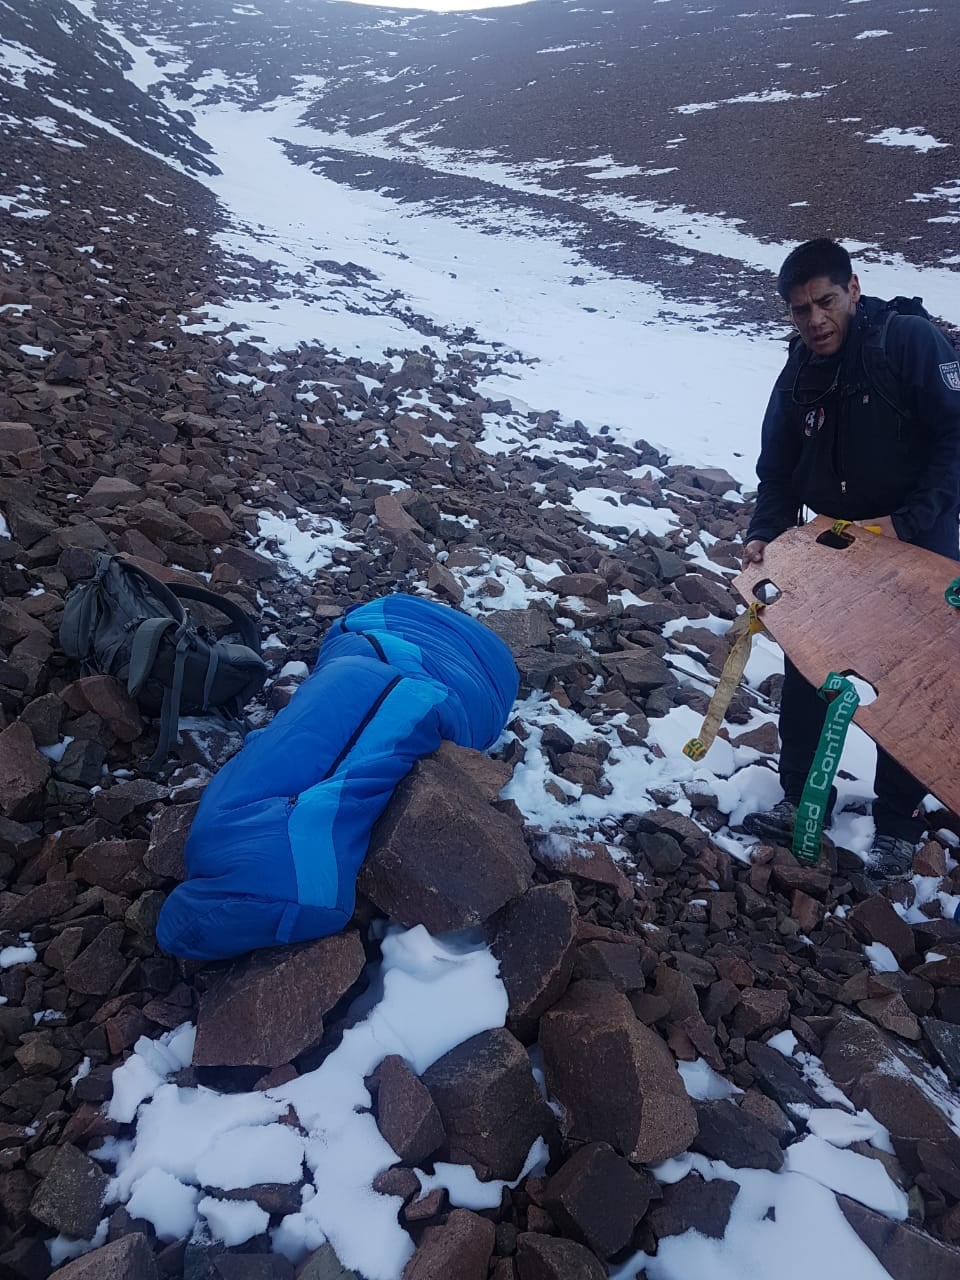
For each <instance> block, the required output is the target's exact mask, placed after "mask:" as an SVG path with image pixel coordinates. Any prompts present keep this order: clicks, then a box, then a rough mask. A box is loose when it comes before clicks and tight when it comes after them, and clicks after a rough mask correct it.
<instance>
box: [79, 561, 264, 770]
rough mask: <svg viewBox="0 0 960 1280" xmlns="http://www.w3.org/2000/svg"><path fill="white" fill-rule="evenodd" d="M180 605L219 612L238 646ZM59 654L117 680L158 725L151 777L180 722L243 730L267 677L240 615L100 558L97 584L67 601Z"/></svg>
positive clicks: (207, 597)
mask: <svg viewBox="0 0 960 1280" xmlns="http://www.w3.org/2000/svg"><path fill="white" fill-rule="evenodd" d="M181 600H194V601H197V602H198V603H200V604H203V605H206V606H208V607H209V608H211V609H216V610H218V611H219V612H220V613H221V614H223V615H224V616H225V617H227V618H229V619H230V622H231V623H232V624H233V629H234V630H235V631H236V633H237V634H238V636H239V638H240V640H241V642H242V643H240V644H233V643H230V642H229V641H226V640H218V639H217V637H216V635H215V634H214V633H213V631H211V630H210V629H209V628H207V627H205V626H202V625H197V624H196V623H195V622H194V620H193V619H192V618H191V617H190V614H189V613H188V612H187V611H186V610H185V609H184V608H183V605H182V604H181V603H180V602H181ZM60 647H61V648H62V649H63V651H64V653H66V654H67V656H68V657H71V658H75V659H77V660H78V661H79V662H80V663H81V664H82V665H83V668H84V670H85V671H86V672H87V673H88V674H89V673H90V672H94V671H96V672H100V673H102V674H104V675H111V676H115V677H116V678H117V679H118V680H119V681H121V683H123V684H125V685H126V688H127V692H128V693H129V694H130V695H131V696H132V697H133V698H135V699H136V700H137V703H138V705H139V706H140V708H141V710H142V711H144V712H145V714H146V715H148V716H159V717H160V739H159V742H158V743H157V750H156V753H155V754H154V756H153V757H152V759H151V760H150V761H149V764H148V765H147V768H148V769H156V768H158V767H159V766H160V765H161V764H163V762H164V760H165V759H166V757H167V756H168V755H169V753H170V748H171V746H172V745H173V743H174V742H175V741H176V737H177V723H178V720H179V717H180V716H181V715H200V714H203V713H205V712H208V711H217V712H219V713H220V714H222V715H223V716H225V717H226V718H227V719H229V720H230V721H233V722H236V723H240V724H242V723H243V707H244V705H245V703H247V702H248V701H249V700H250V698H252V697H253V696H254V694H256V693H258V692H259V691H260V689H261V688H262V687H263V683H264V681H265V679H266V677H267V668H266V665H265V664H264V661H263V659H262V658H261V657H260V638H259V636H258V635H257V630H256V627H255V626H254V625H253V622H252V621H251V620H250V618H249V617H248V616H247V615H246V614H245V613H244V611H243V610H242V609H240V608H238V606H237V605H235V604H234V603H233V602H232V601H230V600H225V599H223V597H221V596H218V595H214V593H213V592H212V591H205V590H204V589H203V588H202V587H194V586H189V585H186V584H183V583H179V582H175V583H171V584H170V585H169V586H167V585H166V584H164V583H162V582H159V581H158V580H157V579H156V578H154V577H151V575H150V574H149V573H146V572H144V570H143V569H141V568H139V566H137V565H135V564H131V563H130V562H129V561H127V560H122V559H121V558H120V557H119V556H110V555H101V556H99V557H98V559H97V567H96V573H95V574H94V576H93V577H92V578H91V579H90V580H89V581H87V582H82V583H80V584H79V585H78V586H76V587H74V589H73V590H72V591H71V592H70V594H69V595H68V596H67V598H66V601H65V602H64V608H63V621H62V622H61V624H60Z"/></svg>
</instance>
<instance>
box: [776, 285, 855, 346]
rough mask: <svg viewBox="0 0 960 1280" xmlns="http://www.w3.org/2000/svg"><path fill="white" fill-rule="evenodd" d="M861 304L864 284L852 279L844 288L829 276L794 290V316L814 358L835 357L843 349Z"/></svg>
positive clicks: (791, 303)
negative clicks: (861, 291) (861, 288)
mask: <svg viewBox="0 0 960 1280" xmlns="http://www.w3.org/2000/svg"><path fill="white" fill-rule="evenodd" d="M859 301H860V281H859V280H858V279H857V277H856V276H851V278H850V283H849V284H848V285H847V286H846V287H844V285H842V284H834V283H833V281H832V280H831V279H830V277H829V276H814V278H813V279H812V280H808V281H807V282H806V284H798V285H796V286H795V287H794V288H793V289H791V290H790V315H791V316H792V317H793V323H794V324H795V325H796V326H797V330H798V332H799V334H800V337H801V338H802V339H803V343H804V346H806V347H807V348H808V349H809V350H810V351H812V352H813V354H814V355H817V356H832V355H834V354H835V353H836V352H837V351H839V350H840V348H841V347H842V346H843V340H844V338H846V336H847V330H848V329H849V328H850V321H851V320H852V319H853V317H854V316H855V315H856V312H857V303H858V302H859Z"/></svg>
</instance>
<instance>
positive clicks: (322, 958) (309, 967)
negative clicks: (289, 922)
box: [193, 930, 364, 1067]
mask: <svg viewBox="0 0 960 1280" xmlns="http://www.w3.org/2000/svg"><path fill="white" fill-rule="evenodd" d="M363 966H364V952H363V946H362V944H361V942H360V935H359V934H358V933H357V932H356V931H355V930H354V931H352V932H349V933H339V934H336V935H334V936H333V937H332V938H320V939H319V940H318V941H316V942H306V943H304V944H303V945H301V946H293V947H271V948H270V949H269V950H265V951H258V952H255V953H254V954H253V955H250V956H244V957H243V959H242V960H238V961H236V962H235V963H234V964H232V965H231V966H230V967H229V968H228V969H227V970H225V971H224V972H223V973H222V974H220V975H219V976H218V977H217V978H216V979H215V980H214V982H213V983H212V984H211V985H210V986H209V987H208V988H207V990H206V991H205V992H204V993H203V996H202V998H201V1000H200V1014H199V1017H198V1019H197V1042H196V1046H195V1048H194V1053H193V1065H194V1066H195V1067H241V1066H255V1067H280V1066H283V1065H285V1064H286V1063H288V1062H292V1060H293V1059H294V1058H296V1057H297V1055H298V1054H301V1053H303V1051H304V1050H305V1049H309V1048H310V1047H311V1046H312V1045H315V1044H317V1043H318V1042H319V1040H320V1037H321V1036H322V1035H323V1015H324V1014H325V1013H327V1012H329V1010H330V1009H332V1008H333V1006H334V1005H335V1004H336V1003H337V1001H338V1000H339V999H340V997H341V996H343V995H344V994H345V993H346V992H347V991H349V989H350V988H351V987H352V986H353V984H354V983H355V982H356V980H357V978H358V977H359V976H360V973H361V971H362V969H363Z"/></svg>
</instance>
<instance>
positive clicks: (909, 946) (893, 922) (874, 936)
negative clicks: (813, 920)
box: [847, 893, 917, 964]
mask: <svg viewBox="0 0 960 1280" xmlns="http://www.w3.org/2000/svg"><path fill="white" fill-rule="evenodd" d="M847 923H848V924H849V925H850V927H851V928H852V929H853V931H854V933H855V934H856V935H857V937H858V938H859V940H860V941H861V942H868V943H869V942H882V943H883V945H884V946H885V947H889V948H890V950H891V951H892V952H893V954H894V956H895V957H896V959H897V961H898V963H900V964H902V963H903V961H904V960H908V959H909V958H910V956H912V955H915V954H916V950H917V947H916V943H915V941H914V937H913V930H912V929H911V928H910V926H909V925H908V924H907V922H906V921H905V920H902V919H901V918H900V916H898V915H897V913H896V911H894V909H893V904H892V903H891V902H890V901H889V899H887V898H884V897H882V895H880V894H879V893H872V894H871V895H870V897H869V898H864V900H863V901H862V902H858V903H857V905H856V906H855V907H854V908H853V910H852V911H851V912H850V913H849V915H848V916H847Z"/></svg>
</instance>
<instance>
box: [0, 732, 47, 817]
mask: <svg viewBox="0 0 960 1280" xmlns="http://www.w3.org/2000/svg"><path fill="white" fill-rule="evenodd" d="M49 777H50V762H49V761H48V760H47V758H46V756H42V755H41V754H40V752H39V751H38V750H37V746H36V743H35V742H34V740H33V734H32V733H31V732H30V730H29V728H28V727H27V726H26V725H25V724H23V723H22V722H21V721H19V720H15V721H14V723H13V724H11V725H8V726H7V728H6V729H4V730H3V732H2V733H0V815H2V816H3V817H5V818H12V819H13V820H14V821H15V822H19V821H23V820H29V819H30V818H35V817H37V816H38V815H39V813H40V808H41V805H42V803H43V789H44V787H45V786H46V785H47V779H48V778H49Z"/></svg>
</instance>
